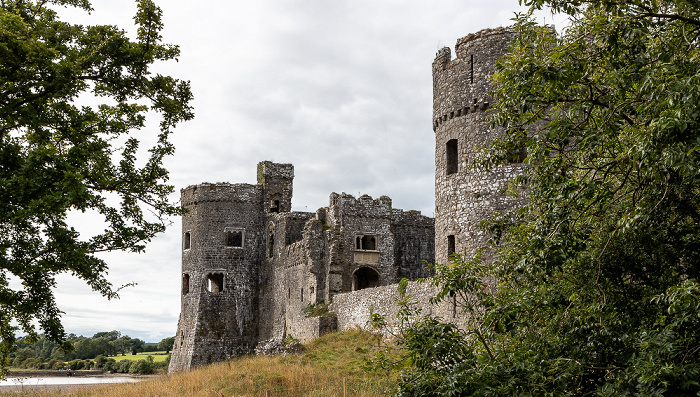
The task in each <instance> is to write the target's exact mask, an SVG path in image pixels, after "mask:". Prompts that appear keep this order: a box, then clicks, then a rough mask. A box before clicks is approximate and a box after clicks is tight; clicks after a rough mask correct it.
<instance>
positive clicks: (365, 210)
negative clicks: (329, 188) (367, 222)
mask: <svg viewBox="0 0 700 397" xmlns="http://www.w3.org/2000/svg"><path fill="white" fill-rule="evenodd" d="M329 201H330V203H329V206H328V211H327V212H328V216H329V218H331V219H334V220H340V219H342V218H343V217H347V216H361V217H365V218H389V217H390V216H391V199H390V198H389V197H388V196H381V197H379V198H377V199H373V198H372V197H371V196H369V195H367V194H364V195H362V196H360V197H358V198H355V196H353V195H351V194H347V193H342V194H338V193H331V195H330V198H329ZM329 223H331V222H329ZM332 223H336V222H335V221H334V222H332Z"/></svg>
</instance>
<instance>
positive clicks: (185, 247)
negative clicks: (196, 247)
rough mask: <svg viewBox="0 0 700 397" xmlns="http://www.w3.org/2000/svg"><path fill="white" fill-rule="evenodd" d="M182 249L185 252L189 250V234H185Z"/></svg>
mask: <svg viewBox="0 0 700 397" xmlns="http://www.w3.org/2000/svg"><path fill="white" fill-rule="evenodd" d="M183 247H184V249H186V250H188V249H190V232H185V238H184V242H183Z"/></svg>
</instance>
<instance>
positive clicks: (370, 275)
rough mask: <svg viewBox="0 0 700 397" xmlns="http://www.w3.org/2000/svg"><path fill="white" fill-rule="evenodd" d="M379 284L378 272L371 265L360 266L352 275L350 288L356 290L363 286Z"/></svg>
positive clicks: (363, 287)
mask: <svg viewBox="0 0 700 397" xmlns="http://www.w3.org/2000/svg"><path fill="white" fill-rule="evenodd" d="M378 286H379V273H377V271H376V270H374V269H372V268H371V267H361V268H359V269H357V270H355V273H354V274H353V275H352V290H353V291H358V290H361V289H365V288H373V287H378Z"/></svg>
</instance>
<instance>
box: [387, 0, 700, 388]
mask: <svg viewBox="0 0 700 397" xmlns="http://www.w3.org/2000/svg"><path fill="white" fill-rule="evenodd" d="M529 3H530V4H531V5H532V7H533V8H539V7H543V6H545V5H548V6H551V7H553V8H554V9H556V10H559V11H565V12H568V13H570V14H571V15H572V22H571V26H570V28H569V29H568V30H567V31H565V32H564V33H563V34H562V35H560V36H557V35H555V34H553V32H552V31H551V30H550V29H549V28H546V27H540V26H537V25H536V24H535V23H534V22H533V21H532V20H531V19H530V17H529V15H524V16H520V17H519V18H518V20H517V23H516V25H515V26H514V29H515V30H516V31H517V33H518V35H517V36H516V37H515V39H514V41H513V48H512V53H511V54H510V55H508V56H506V57H504V58H503V59H502V60H501V61H500V63H499V72H498V73H497V75H496V76H495V78H496V81H497V83H498V89H497V92H496V95H497V97H498V101H497V103H496V105H495V108H494V110H493V113H492V119H493V122H494V123H496V124H498V125H500V126H502V127H503V128H504V129H505V131H506V133H505V135H504V136H503V138H502V139H500V140H498V141H497V142H496V143H495V144H494V146H493V147H492V148H490V149H488V150H487V151H486V152H484V153H483V154H482V156H481V158H480V159H479V160H478V161H477V164H476V166H477V167H479V169H483V170H490V169H494V168H495V167H501V166H507V163H508V158H509V154H510V153H513V152H514V151H516V150H520V149H519V148H523V147H524V148H525V149H526V153H527V159H526V161H527V163H528V165H529V167H528V168H527V169H526V170H525V173H524V175H523V176H522V177H520V178H518V179H516V180H515V181H514V185H515V187H519V186H522V187H526V188H527V189H513V191H519V190H520V191H523V190H526V191H527V200H526V201H527V205H525V206H524V207H523V208H522V209H520V210H519V211H517V212H514V213H511V214H505V215H503V216H501V217H499V218H496V219H493V220H491V221H489V222H486V223H484V225H483V226H484V228H485V229H486V230H488V231H489V232H491V233H492V236H493V239H492V240H491V246H490V247H489V249H490V250H492V251H493V252H495V253H496V254H497V256H496V259H495V260H494V261H493V262H489V263H481V261H480V260H479V259H478V258H479V255H477V256H476V257H475V259H473V260H472V259H470V258H453V260H452V261H451V263H450V264H446V265H442V266H437V267H436V281H437V282H439V285H440V286H441V288H442V289H441V292H440V294H439V295H438V297H437V299H438V300H448V299H454V300H455V302H456V303H458V305H456V306H458V307H459V308H460V310H462V311H464V312H465V313H467V314H469V315H471V318H472V320H474V319H478V321H470V322H468V323H467V324H466V330H465V332H464V333H463V334H462V335H460V334H459V333H457V331H456V330H453V329H450V328H441V327H442V325H441V324H439V323H438V322H433V321H431V320H429V319H428V320H425V321H423V322H419V323H416V324H415V325H414V326H413V327H412V328H411V329H410V330H409V331H408V332H404V334H403V337H404V339H405V340H406V342H405V343H406V346H407V347H408V349H409V351H410V355H411V356H412V357H413V369H412V370H409V371H405V372H404V375H403V376H402V378H401V380H400V391H399V392H398V394H397V395H400V396H417V395H420V396H430V395H436V396H437V395H460V396H462V395H463V396H467V395H469V396H471V395H489V396H513V395H552V396H566V395H601V396H626V395H644V396H662V395H663V396H682V395H698V394H699V393H700V383H699V379H700V311H699V310H698V309H700V306H699V305H700V282H699V281H698V280H700V265H699V264H700V237H699V236H700V189H699V188H700V150H699V149H700V128H699V127H700V50H699V48H700V46H699V45H698V44H700V43H699V41H700V6H699V5H698V3H697V2H690V1H685V0H676V1H651V2H650V1H641V0H623V1H616V2H613V1H603V0H582V1H570V0H534V1H531V2H529ZM453 331H454V332H453ZM438 339H439V340H445V341H446V342H445V345H443V346H441V345H440V344H436V341H437V340H438ZM433 346H438V347H439V349H438V348H433ZM444 352H448V353H449V355H445V354H444Z"/></svg>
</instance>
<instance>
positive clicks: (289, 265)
mask: <svg viewBox="0 0 700 397" xmlns="http://www.w3.org/2000/svg"><path fill="white" fill-rule="evenodd" d="M511 38H512V33H511V32H509V31H508V30H506V29H503V28H499V29H493V30H488V29H487V30H483V31H481V32H479V33H476V34H471V35H469V36H467V37H464V38H462V39H460V40H458V42H457V45H456V47H455V52H456V59H454V60H453V59H451V51H450V49H449V48H443V49H442V50H440V51H439V52H438V54H437V56H436V58H435V60H434V62H433V131H434V133H435V205H436V210H435V219H434V220H433V219H432V218H428V217H425V216H423V215H421V214H420V212H418V211H403V210H400V209H396V208H393V207H392V203H391V199H389V198H388V197H386V196H382V197H379V198H377V199H373V198H372V197H369V196H367V195H364V196H361V197H358V198H355V197H353V196H350V195H347V194H344V193H343V194H336V193H332V194H331V195H330V199H329V204H328V206H327V207H323V208H320V209H318V210H317V211H316V212H315V213H311V212H293V211H291V201H292V182H293V179H294V168H293V166H292V165H291V164H276V163H272V162H268V161H265V162H261V163H259V164H258V175H257V184H255V185H251V184H228V183H217V184H208V183H203V184H199V185H193V186H189V187H187V188H185V189H183V190H182V205H183V206H184V207H185V208H187V209H188V211H189V212H188V213H187V214H185V215H184V216H183V218H182V304H181V314H180V319H179V322H178V330H177V334H176V338H175V346H174V348H173V353H172V358H171V361H170V371H171V372H172V371H181V370H185V369H188V368H190V367H193V366H197V365H202V364H209V363H213V362H217V361H222V360H225V359H227V358H229V357H232V356H236V355H240V354H244V353H249V352H251V351H252V350H253V349H254V348H255V346H256V345H257V344H258V343H260V342H262V341H265V340H269V339H283V338H285V337H287V336H293V337H294V338H298V339H301V340H302V341H305V340H311V339H313V338H316V337H318V336H320V335H321V334H323V333H325V332H329V331H332V330H336V329H347V328H349V327H352V326H355V325H359V326H364V325H365V322H366V320H367V319H368V318H369V315H370V313H371V312H372V311H375V312H379V313H380V314H386V315H388V317H387V318H391V316H393V315H394V314H395V308H393V307H391V306H392V302H393V299H394V298H392V296H393V295H392V293H395V290H396V288H395V286H394V284H396V283H397V282H398V281H399V280H401V279H402V278H408V279H410V280H415V279H418V278H425V277H429V276H430V273H429V271H428V268H427V267H426V264H427V263H434V262H438V263H445V262H447V261H448V259H449V255H450V254H451V253H453V252H468V251H471V250H473V249H474V248H476V247H478V246H479V245H481V244H483V243H484V242H485V238H486V237H485V236H484V235H482V234H481V231H480V230H479V229H478V228H477V226H478V224H479V223H480V222H481V221H482V220H483V219H486V218H488V217H489V216H491V215H492V214H493V213H494V212H499V211H505V210H507V209H509V208H512V206H513V205H515V204H516V203H515V202H514V201H513V199H511V198H509V197H507V196H506V194H505V190H506V188H507V185H508V181H509V180H510V179H512V178H513V177H514V176H516V175H517V174H518V172H519V170H520V169H521V168H520V167H522V164H521V163H520V162H521V161H522V159H523V157H524V155H519V154H516V155H515V156H513V164H511V165H509V166H504V167H501V168H499V169H497V170H496V171H494V172H492V173H488V174H486V173H477V172H474V171H473V170H471V169H470V165H471V163H472V161H473V159H474V154H475V151H476V150H478V149H479V148H481V147H482V146H484V145H487V144H489V143H490V142H491V141H492V140H493V139H494V138H495V137H497V136H498V135H499V134H501V131H500V130H498V129H495V128H493V127H491V126H489V125H488V123H486V121H485V119H484V115H485V111H486V110H487V109H488V108H489V106H490V105H491V104H492V103H493V98H492V97H491V96H490V92H491V90H492V86H491V83H490V80H489V76H490V75H491V74H492V73H493V72H494V70H495V61H496V59H497V58H498V57H500V56H502V55H503V54H505V53H506V51H507V50H508V48H509V44H510V40H511ZM410 288H411V294H412V295H413V296H416V297H421V298H420V303H421V304H423V305H425V308H426V310H425V311H424V313H433V314H435V315H439V316H443V317H451V318H453V319H454V321H458V319H457V318H456V317H455V316H456V315H457V313H456V307H452V308H450V307H438V306H435V305H431V304H430V303H429V302H428V300H429V297H430V296H432V293H433V291H432V289H431V288H432V287H430V286H429V285H428V284H427V283H423V284H412V285H411V287H410ZM360 290H361V291H360ZM331 302H333V305H332V309H333V311H334V312H335V313H336V315H337V317H306V316H305V313H304V309H305V308H307V307H309V306H311V305H316V304H320V303H331ZM443 306H444V305H443Z"/></svg>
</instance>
